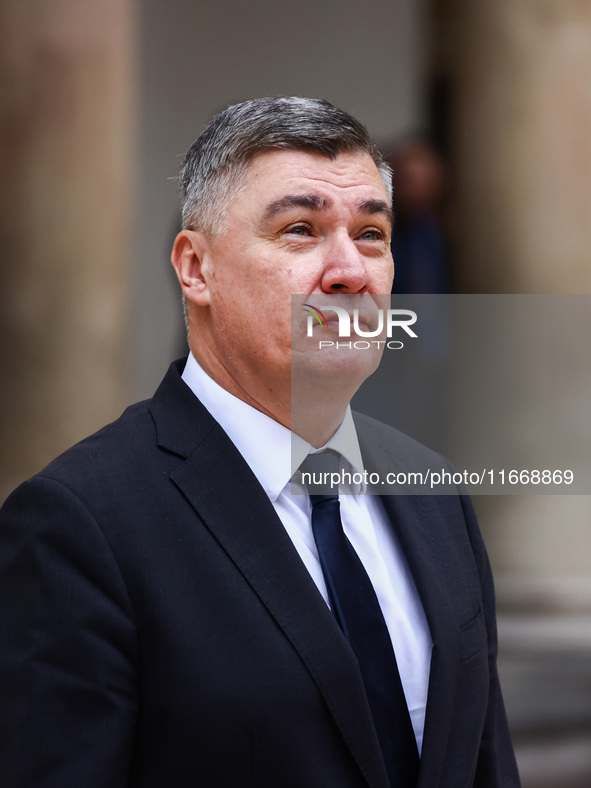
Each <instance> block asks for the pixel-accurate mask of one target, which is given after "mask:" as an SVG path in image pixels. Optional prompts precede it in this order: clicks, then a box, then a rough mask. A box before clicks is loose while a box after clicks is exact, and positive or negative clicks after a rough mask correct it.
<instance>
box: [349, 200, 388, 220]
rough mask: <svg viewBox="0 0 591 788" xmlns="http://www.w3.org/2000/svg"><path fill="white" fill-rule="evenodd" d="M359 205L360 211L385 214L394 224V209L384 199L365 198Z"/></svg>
mask: <svg viewBox="0 0 591 788" xmlns="http://www.w3.org/2000/svg"><path fill="white" fill-rule="evenodd" d="M358 207H359V211H360V213H369V214H375V213H381V214H384V215H385V216H386V219H388V221H389V222H390V224H391V225H392V224H394V211H393V210H392V207H391V206H390V205H388V203H387V202H385V201H384V200H364V201H363V202H361V203H359V206H358Z"/></svg>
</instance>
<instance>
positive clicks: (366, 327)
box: [302, 304, 417, 350]
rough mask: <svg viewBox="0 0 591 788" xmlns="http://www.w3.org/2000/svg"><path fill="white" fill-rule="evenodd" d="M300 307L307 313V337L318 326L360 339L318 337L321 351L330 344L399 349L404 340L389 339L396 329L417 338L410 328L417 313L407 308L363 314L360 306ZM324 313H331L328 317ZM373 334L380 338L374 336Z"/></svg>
mask: <svg viewBox="0 0 591 788" xmlns="http://www.w3.org/2000/svg"><path fill="white" fill-rule="evenodd" d="M302 309H303V310H304V312H307V313H308V320H307V336H309V337H313V336H314V329H315V328H316V326H320V327H321V329H322V328H326V329H331V328H334V329H336V331H337V333H338V336H339V339H341V338H343V337H351V332H353V335H354V336H356V337H360V338H361V339H356V340H355V341H349V342H340V341H338V340H337V341H334V340H328V339H321V340H319V343H318V347H319V349H320V350H322V349H324V348H329V347H337V348H340V347H345V348H348V349H349V350H351V349H356V350H367V349H369V348H371V347H372V346H374V347H375V346H378V347H387V348H389V349H390V350H400V349H402V348H403V347H404V343H403V342H402V341H401V340H399V339H397V340H393V339H392V336H393V333H394V330H395V329H399V330H402V331H404V332H405V333H406V334H407V336H409V337H410V338H411V339H417V334H415V332H414V331H413V330H412V328H411V326H412V325H414V324H415V323H416V322H417V313H416V312H413V311H412V310H410V309H376V310H373V311H371V313H365V312H361V311H360V310H359V309H352V310H348V309H345V308H344V307H342V306H334V305H326V306H320V307H315V306H312V304H303V306H302ZM327 313H330V314H328V316H327ZM335 315H336V317H335ZM374 337H380V338H379V339H374Z"/></svg>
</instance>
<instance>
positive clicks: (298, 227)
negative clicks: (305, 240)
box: [286, 224, 312, 235]
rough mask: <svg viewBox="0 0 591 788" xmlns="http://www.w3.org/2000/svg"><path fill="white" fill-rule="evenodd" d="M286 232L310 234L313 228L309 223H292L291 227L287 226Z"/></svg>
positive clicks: (290, 233)
mask: <svg viewBox="0 0 591 788" xmlns="http://www.w3.org/2000/svg"><path fill="white" fill-rule="evenodd" d="M286 232H287V233H288V234H289V235H310V234H311V233H312V228H311V227H310V225H309V224H292V225H291V227H288V228H287V230H286Z"/></svg>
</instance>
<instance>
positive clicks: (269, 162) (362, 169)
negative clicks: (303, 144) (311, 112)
mask: <svg viewBox="0 0 591 788" xmlns="http://www.w3.org/2000/svg"><path fill="white" fill-rule="evenodd" d="M299 190H301V191H302V192H303V193H316V194H319V195H323V196H326V197H327V198H329V199H342V200H349V199H351V200H359V199H371V198H375V199H381V200H386V201H388V202H389V200H388V196H387V192H386V187H385V186H384V183H383V181H382V179H381V177H380V173H379V172H378V168H377V167H376V165H375V163H374V161H373V159H372V158H371V156H369V155H368V154H367V153H362V152H357V153H341V154H340V155H339V156H337V158H336V159H329V158H328V157H326V156H322V155H321V154H317V153H306V152H304V151H266V152H264V153H260V154H259V155H258V156H256V157H255V158H254V159H253V160H252V161H251V162H250V165H249V167H248V170H247V173H246V179H245V183H244V190H243V192H242V196H243V197H245V198H246V200H250V201H256V203H257V204H259V203H264V202H268V201H270V200H274V199H276V198H277V197H280V196H281V195H282V194H287V193H294V192H297V191H299Z"/></svg>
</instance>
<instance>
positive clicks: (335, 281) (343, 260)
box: [320, 230, 369, 293]
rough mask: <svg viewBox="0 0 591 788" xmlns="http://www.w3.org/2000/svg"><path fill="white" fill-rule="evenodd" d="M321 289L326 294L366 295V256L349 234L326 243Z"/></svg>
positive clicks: (340, 235) (367, 286) (339, 235)
mask: <svg viewBox="0 0 591 788" xmlns="http://www.w3.org/2000/svg"><path fill="white" fill-rule="evenodd" d="M323 253H324V259H323V263H324V267H323V271H322V279H321V283H320V284H321V287H322V291H323V292H324V293H366V292H368V291H369V274H368V270H367V265H366V261H365V258H364V256H363V255H362V254H361V252H360V251H359V249H358V248H357V246H356V245H355V241H353V239H352V238H350V237H349V234H348V233H347V232H346V231H344V230H343V232H340V233H335V235H334V236H333V237H332V238H330V240H329V239H327V240H326V241H325V248H324V250H323Z"/></svg>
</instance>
